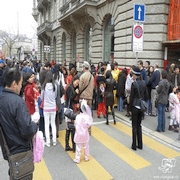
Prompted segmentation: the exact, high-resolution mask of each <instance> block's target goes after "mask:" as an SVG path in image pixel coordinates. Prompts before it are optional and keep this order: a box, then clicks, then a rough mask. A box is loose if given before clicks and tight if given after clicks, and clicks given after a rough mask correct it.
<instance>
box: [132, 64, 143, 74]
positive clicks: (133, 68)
mask: <svg viewBox="0 0 180 180" xmlns="http://www.w3.org/2000/svg"><path fill="white" fill-rule="evenodd" d="M131 72H132V73H133V74H135V75H140V74H141V71H140V69H139V67H138V66H133V67H132V71H131Z"/></svg>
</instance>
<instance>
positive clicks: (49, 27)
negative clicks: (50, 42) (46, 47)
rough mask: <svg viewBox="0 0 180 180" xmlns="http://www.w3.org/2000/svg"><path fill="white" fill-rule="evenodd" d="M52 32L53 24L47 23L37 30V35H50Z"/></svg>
mask: <svg viewBox="0 0 180 180" xmlns="http://www.w3.org/2000/svg"><path fill="white" fill-rule="evenodd" d="M51 31H52V23H51V22H49V21H45V22H44V23H42V24H41V25H40V26H39V27H38V28H37V35H40V34H42V33H48V32H51Z"/></svg>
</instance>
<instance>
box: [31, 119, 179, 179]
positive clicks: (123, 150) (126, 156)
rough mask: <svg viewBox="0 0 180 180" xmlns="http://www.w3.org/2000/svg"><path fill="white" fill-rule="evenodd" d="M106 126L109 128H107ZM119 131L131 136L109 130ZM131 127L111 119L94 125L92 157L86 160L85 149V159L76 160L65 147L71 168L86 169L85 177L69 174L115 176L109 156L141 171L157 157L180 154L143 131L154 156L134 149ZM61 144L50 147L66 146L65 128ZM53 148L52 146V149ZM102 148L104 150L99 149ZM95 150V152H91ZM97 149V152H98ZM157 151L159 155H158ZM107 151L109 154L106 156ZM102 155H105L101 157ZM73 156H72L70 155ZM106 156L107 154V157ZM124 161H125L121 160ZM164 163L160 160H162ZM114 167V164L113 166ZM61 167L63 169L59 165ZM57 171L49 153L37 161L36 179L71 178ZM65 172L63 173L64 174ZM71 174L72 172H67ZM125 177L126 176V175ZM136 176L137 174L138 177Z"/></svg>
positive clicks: (127, 166) (152, 163) (62, 132)
mask: <svg viewBox="0 0 180 180" xmlns="http://www.w3.org/2000/svg"><path fill="white" fill-rule="evenodd" d="M104 128H105V129H104ZM108 128H109V131H111V130H112V131H113V132H115V135H116V136H117V135H118V136H119V137H120V136H121V134H124V135H125V136H127V138H124V139H121V138H115V137H114V136H111V133H109V131H108ZM131 132H132V129H131V127H129V126H127V125H125V124H123V123H121V122H117V123H116V125H114V124H113V123H110V125H109V126H107V125H105V124H101V125H96V126H92V135H91V140H90V142H91V143H90V154H91V155H90V161H88V162H85V161H84V159H83V158H84V157H83V153H82V155H81V162H80V164H76V163H74V162H73V159H74V156H75V154H74V153H73V152H71V151H70V152H65V151H64V149H63V151H62V152H63V153H64V155H67V157H66V161H70V162H69V163H70V164H71V162H72V164H71V166H72V167H71V168H72V169H73V168H76V171H79V172H80V173H82V176H81V178H75V177H73V175H70V174H69V179H80V180H81V179H82V180H85V179H88V180H111V179H114V177H113V175H114V172H112V171H111V170H109V166H110V164H108V163H106V161H107V159H109V158H111V157H112V159H113V158H114V159H115V160H113V162H112V164H115V163H116V164H117V166H119V167H116V168H117V169H119V168H120V167H121V166H122V162H123V163H125V164H127V165H124V167H121V168H122V169H123V168H125V169H127V168H128V169H130V170H131V171H134V172H137V174H138V172H141V171H145V172H148V170H149V169H148V168H151V167H152V166H155V163H154V162H155V159H156V158H157V157H159V158H161V159H162V158H176V157H178V158H179V157H180V152H177V151H175V150H173V149H172V148H170V147H167V146H166V145H164V144H161V143H160V142H158V141H156V140H154V139H152V138H151V137H148V136H147V135H144V134H143V145H144V146H146V147H147V149H150V150H151V151H150V153H151V154H152V158H148V157H146V154H144V152H143V151H144V150H142V151H139V152H138V151H133V150H131V149H130V144H129V142H127V143H128V144H129V146H127V143H125V142H126V141H127V139H129V141H130V142H131V136H132V135H131ZM58 142H59V145H58V146H56V147H50V148H48V154H49V153H53V152H56V153H57V151H59V149H60V148H61V149H62V148H64V147H65V130H61V131H59V138H58ZM51 148H52V149H51ZM91 150H92V151H91ZM98 150H99V151H100V152H98ZM62 152H61V153H59V154H58V155H59V156H63V154H62ZM91 152H92V153H91ZM96 152H97V153H96ZM154 153H155V155H154ZM48 154H46V156H47V155H48ZM105 154H106V156H105ZM100 156H102V158H101V157H100ZM68 157H69V159H68ZM104 157H107V159H106V158H104ZM52 161H53V162H54V163H57V162H56V161H57V160H56V159H52ZM120 162H121V164H120ZM62 163H66V162H59V166H60V164H62ZM159 165H160V164H159ZM112 169H113V168H112ZM59 171H61V169H59ZM54 172H55V171H52V170H50V167H49V164H48V162H47V161H46V157H44V158H43V160H42V161H41V162H40V163H37V164H35V171H34V178H33V179H35V180H56V179H57V180H58V179H67V178H63V177H61V174H62V173H59V178H55V176H54V174H53V173H54ZM62 176H63V175H62ZM67 177H68V175H67ZM122 179H123V178H122ZM134 179H136V178H134Z"/></svg>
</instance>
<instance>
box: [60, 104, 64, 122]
mask: <svg viewBox="0 0 180 180" xmlns="http://www.w3.org/2000/svg"><path fill="white" fill-rule="evenodd" d="M60 118H61V119H62V120H63V119H64V103H62V104H61V117H60Z"/></svg>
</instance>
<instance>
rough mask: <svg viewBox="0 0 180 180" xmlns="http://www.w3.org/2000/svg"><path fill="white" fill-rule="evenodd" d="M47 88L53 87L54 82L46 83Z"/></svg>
mask: <svg viewBox="0 0 180 180" xmlns="http://www.w3.org/2000/svg"><path fill="white" fill-rule="evenodd" d="M45 89H48V90H51V89H53V85H52V83H47V84H46V88H45Z"/></svg>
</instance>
